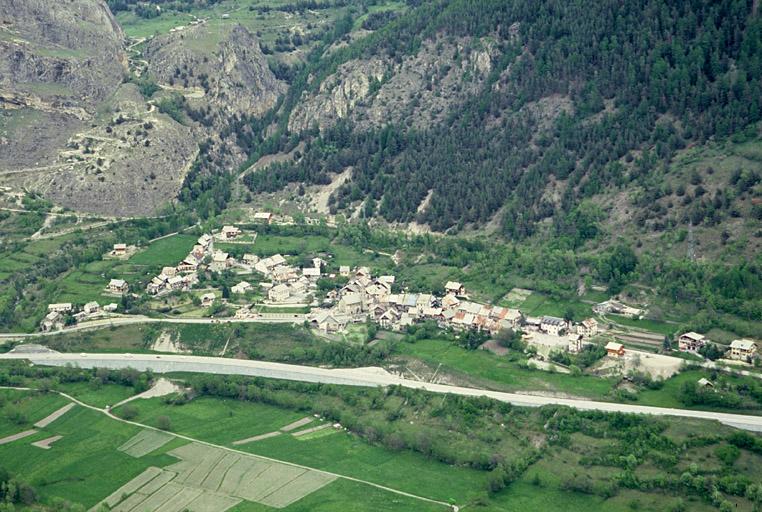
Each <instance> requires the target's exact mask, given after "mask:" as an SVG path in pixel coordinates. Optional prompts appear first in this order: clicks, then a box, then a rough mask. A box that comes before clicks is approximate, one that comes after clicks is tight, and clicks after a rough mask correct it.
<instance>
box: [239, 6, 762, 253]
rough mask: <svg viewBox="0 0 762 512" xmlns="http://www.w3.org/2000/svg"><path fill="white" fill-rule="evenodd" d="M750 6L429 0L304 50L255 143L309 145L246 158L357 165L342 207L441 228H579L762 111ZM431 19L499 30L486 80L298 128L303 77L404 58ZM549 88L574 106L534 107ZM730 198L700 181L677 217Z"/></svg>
mask: <svg viewBox="0 0 762 512" xmlns="http://www.w3.org/2000/svg"><path fill="white" fill-rule="evenodd" d="M752 8H753V2H752V0H747V1H736V0H723V1H718V2H703V1H692V2H663V1H657V0H630V1H626V2H614V1H613V0H612V1H607V2H593V1H590V0H575V1H571V2H567V1H560V0H545V1H542V2H530V1H528V0H527V1H516V2H490V1H480V2H466V1H455V2H436V1H433V2H422V3H420V5H417V6H414V8H413V9H412V10H411V11H410V13H408V14H407V15H406V16H402V17H398V18H395V17H394V16H389V17H388V20H387V23H386V24H385V25H383V26H382V27H381V28H379V29H378V30H376V31H375V32H374V33H373V34H372V35H371V36H368V37H367V38H365V39H363V40H360V41H359V42H357V43H355V44H354V45H351V46H349V47H346V48H343V49H342V50H341V51H336V52H333V53H331V54H330V55H329V56H327V57H325V56H324V57H323V58H319V59H318V58H315V59H311V60H310V61H308V64H307V65H306V66H305V68H304V69H303V70H302V72H301V73H300V74H299V75H298V76H297V77H296V78H294V80H293V82H292V83H291V88H290V90H289V92H288V94H287V97H286V98H285V100H284V102H283V104H282V105H281V106H280V110H279V111H278V113H277V115H278V118H279V119H280V127H281V129H280V130H279V131H278V132H277V133H275V134H274V135H273V136H272V137H270V138H269V139H266V138H264V137H263V138H261V139H260V141H261V142H260V143H259V144H256V143H255V144H254V147H253V148H252V151H253V152H254V153H256V154H257V155H260V154H262V152H263V151H264V152H275V151H288V150H290V149H291V148H292V147H294V146H295V144H296V142H298V140H300V139H301V140H304V141H305V142H306V147H305V150H304V151H303V152H302V158H301V159H300V160H298V161H297V162H295V163H281V164H276V165H273V166H271V167H270V168H269V170H268V172H262V173H252V174H249V175H247V177H246V184H247V185H248V187H249V188H250V190H251V191H253V192H272V191H275V190H278V189H280V188H283V187H284V186H285V185H287V184H288V183H295V182H303V183H308V184H309V183H314V184H326V183H328V182H329V180H330V178H331V176H332V175H333V174H335V173H337V172H339V171H342V170H343V169H345V168H347V167H350V166H351V167H352V168H353V169H354V171H353V175H352V180H351V181H350V182H348V183H346V184H345V185H344V186H342V187H340V188H339V189H338V190H337V191H336V192H335V193H334V194H333V195H332V196H331V204H330V206H331V209H332V211H334V212H336V211H341V210H343V209H346V208H348V207H349V206H350V205H356V204H357V203H358V202H361V201H362V202H363V208H364V209H365V213H366V215H379V216H381V217H383V218H385V219H386V220H388V221H399V222H410V221H413V220H418V221H420V222H425V223H428V224H429V225H430V226H431V227H432V228H434V229H435V230H439V231H445V230H457V229H459V228H462V227H463V226H464V225H467V224H471V223H474V224H483V223H485V222H486V221H488V220H490V219H491V218H492V217H493V216H494V215H495V214H496V213H497V212H501V225H502V231H503V233H504V234H505V235H507V236H509V237H511V238H514V239H523V238H525V237H528V236H531V235H532V234H533V233H534V232H535V231H536V229H537V225H538V222H541V221H543V220H544V219H547V218H551V217H552V218H553V219H554V220H555V219H563V220H562V221H561V222H556V223H555V228H556V229H557V230H560V231H563V230H567V229H569V227H570V226H569V222H570V219H571V222H572V223H573V222H574V220H573V219H574V217H575V215H574V212H575V210H576V209H577V208H579V207H580V205H582V204H583V203H584V201H585V199H586V198H590V197H592V196H595V195H596V194H598V193H600V192H602V191H603V190H606V189H623V188H626V187H632V186H633V184H649V183H651V182H652V181H653V179H654V177H655V176H656V177H658V175H659V173H661V172H663V169H664V166H665V164H666V163H668V162H669V161H670V159H671V158H672V156H673V155H674V154H675V152H676V151H678V150H680V149H682V148H685V147H687V146H691V145H695V144H702V143H704V142H705V141H707V140H710V139H714V138H723V137H728V136H731V135H733V134H736V133H738V132H741V131H743V130H744V129H745V128H747V127H748V126H750V125H752V124H753V123H756V122H757V121H759V120H760V118H761V116H762V104H761V103H760V92H762V81H761V79H762V60H760V59H761V56H762V22H761V21H760V19H759V17H758V16H756V15H754V14H752ZM375 22H376V23H377V22H378V21H375ZM435 34H446V36H447V37H452V38H455V37H470V38H480V37H487V36H489V37H494V38H495V39H496V42H497V44H498V46H499V50H500V51H499V57H496V58H494V59H493V66H494V67H493V70H492V72H491V74H490V76H489V78H488V79H487V81H486V83H485V84H484V86H483V87H482V90H481V92H480V93H479V94H477V95H476V96H474V97H472V98H470V99H469V100H467V101H466V102H465V103H464V104H462V105H460V106H458V107H457V108H455V109H454V110H453V111H452V112H451V113H450V114H449V116H448V117H447V119H446V120H445V122H443V123H441V124H438V125H434V126H431V127H429V128H428V129H416V128H412V127H409V126H408V124H409V123H399V124H389V125H386V126H378V127H375V128H372V129H369V130H360V129H359V128H358V127H357V126H354V125H353V124H352V123H351V121H344V122H340V123H338V124H337V125H336V126H334V127H332V128H330V129H325V130H323V131H322V132H319V131H317V130H307V131H306V132H304V133H302V134H290V133H288V131H287V129H286V128H285V121H286V120H287V118H288V116H289V114H290V112H291V110H292V108H293V106H294V104H295V103H296V102H297V100H298V98H299V97H300V96H301V94H302V92H303V91H305V90H315V89H316V88H318V87H319V86H320V83H321V81H322V80H324V79H325V77H327V76H328V75H330V73H332V72H333V71H334V70H335V69H336V68H337V67H338V66H339V65H340V64H341V63H343V62H346V61H348V60H350V59H355V58H360V59H363V58H366V59H367V58H370V57H373V56H387V57H388V58H390V59H397V60H399V59H402V58H404V57H405V56H407V55H411V54H414V53H415V52H416V51H417V50H418V48H420V45H421V41H422V39H425V38H429V37H433V36H434V35H435ZM459 58H461V57H460V56H458V55H454V56H453V61H454V62H456V63H457V61H458V59H459ZM308 77H311V78H310V79H309V80H308ZM553 95H561V96H564V97H568V98H570V99H571V101H572V102H573V106H574V108H573V111H572V112H569V113H566V112H564V113H562V114H561V115H559V116H558V118H557V119H556V120H555V121H554V123H553V125H552V126H551V127H550V128H549V129H542V128H541V127H540V126H538V120H537V119H536V117H535V116H532V115H530V114H529V113H528V109H527V108H526V107H527V106H530V105H532V104H533V103H536V102H537V101H538V100H540V99H542V98H546V97H549V96H553ZM749 179H750V180H752V181H755V180H756V181H755V182H758V180H759V177H758V176H757V177H756V178H755V177H753V176H752V177H750V178H749ZM549 183H560V184H562V185H563V186H562V187H561V189H560V190H561V191H562V193H561V195H560V197H559V198H558V199H557V200H549V199H548V197H547V194H546V190H547V187H548V184H549ZM429 191H431V192H432V196H431V200H430V202H429V203H428V207H427V208H425V209H423V210H422V211H418V210H419V206H420V205H421V203H422V201H423V200H424V198H426V196H427V194H428V193H429ZM365 198H368V199H367V200H366V199H365ZM651 199H652V198H651ZM723 200H724V198H723V196H722V193H720V192H718V193H716V194H714V195H711V194H706V195H703V196H702V197H696V198H695V203H696V206H695V208H694V209H693V210H692V211H691V212H689V213H686V214H685V215H684V216H683V218H678V219H673V220H672V222H676V223H679V224H682V225H686V224H688V223H689V222H693V223H694V224H697V223H701V222H708V223H709V222H718V220H719V219H720V218H722V216H727V215H729V211H728V209H727V208H725V209H723V204H724V203H723ZM757 213H759V212H756V210H755V214H757ZM660 227H661V229H664V226H663V225H661V226H660ZM571 228H572V229H574V226H571Z"/></svg>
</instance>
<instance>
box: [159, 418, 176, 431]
mask: <svg viewBox="0 0 762 512" xmlns="http://www.w3.org/2000/svg"><path fill="white" fill-rule="evenodd" d="M156 426H157V427H159V428H160V429H162V430H172V420H171V419H169V416H159V417H158V418H156Z"/></svg>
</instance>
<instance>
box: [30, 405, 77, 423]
mask: <svg viewBox="0 0 762 512" xmlns="http://www.w3.org/2000/svg"><path fill="white" fill-rule="evenodd" d="M73 407H74V404H66V405H64V406H63V407H61V408H60V409H58V410H57V411H56V412H54V413H53V414H51V415H50V416H48V417H46V418H43V419H41V420H40V421H38V422H37V423H35V424H34V426H35V427H37V428H45V427H47V426H48V425H50V424H51V423H53V422H54V421H56V420H57V419H58V418H60V417H61V416H63V415H64V414H66V413H67V412H69V410H70V409H71V408H73Z"/></svg>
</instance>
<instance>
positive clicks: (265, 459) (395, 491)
mask: <svg viewBox="0 0 762 512" xmlns="http://www.w3.org/2000/svg"><path fill="white" fill-rule="evenodd" d="M0 389H16V390H19V391H40V390H39V389H36V388H27V387H6V386H0ZM52 392H53V393H57V394H59V395H61V396H63V397H64V398H66V399H68V400H71V401H72V402H74V403H75V404H77V405H80V406H82V407H85V408H87V409H90V410H93V411H96V412H99V413H101V414H103V415H105V416H108V417H109V418H111V419H112V420H114V421H119V422H121V423H125V424H127V425H132V426H134V427H140V428H144V429H148V430H153V431H155V432H164V431H163V430H160V429H158V428H156V427H152V426H150V425H144V424H143V423H138V422H137V421H130V420H125V419H122V418H120V417H118V416H115V415H113V414H111V413H110V412H109V411H107V410H104V409H100V408H98V407H96V406H94V405H90V404H88V403H85V402H82V401H81V400H78V399H77V398H74V397H73V396H71V395H69V394H67V393H64V392H63V391H52ZM169 434H170V435H172V436H174V437H176V438H178V439H184V440H186V441H190V442H192V443H198V444H200V445H204V446H207V447H209V448H219V449H220V450H225V451H228V452H232V453H238V454H241V455H247V456H249V457H254V458H256V459H259V460H261V461H263V462H270V463H277V464H283V465H286V466H291V467H294V468H301V469H304V470H305V471H307V470H310V471H315V472H317V473H321V474H324V475H330V476H333V477H336V478H341V479H344V480H347V481H350V482H356V483H359V484H363V485H368V486H370V487H374V488H376V489H380V490H382V491H387V492H390V493H392V494H397V495H399V496H405V497H408V498H411V499H415V500H419V501H425V502H427V503H433V504H435V505H441V506H443V507H445V508H448V509H450V510H452V511H453V512H458V510H459V508H458V506H456V505H452V504H450V503H447V502H444V501H440V500H435V499H432V498H427V497H425V496H419V495H417V494H413V493H410V492H407V491H402V490H400V489H395V488H393V487H387V486H385V485H381V484H377V483H375V482H369V481H368V480H363V479H361V478H356V477H353V476H348V475H342V474H339V473H333V472H331V471H325V470H322V469H316V468H311V467H309V466H304V465H301V464H297V463H294V462H289V461H285V460H278V459H274V458H272V457H267V456H265V455H255V454H252V453H248V452H244V451H241V450H237V449H235V448H229V447H227V446H222V445H216V444H214V443H210V442H208V441H202V440H200V439H196V438H193V437H190V436H187V435H185V434H178V433H174V432H170V433H169ZM150 469H151V468H148V469H147V470H146V471H148V470H150ZM153 469H154V470H155V471H156V473H155V474H154V475H153V476H151V478H149V479H147V480H146V481H145V482H143V484H141V485H145V484H146V483H148V481H149V480H151V479H152V478H154V477H156V476H157V475H158V474H159V473H160V472H161V469H159V468H153ZM144 473H145V472H144ZM131 483H132V482H128V483H127V484H125V485H124V486H122V487H121V488H120V489H119V490H118V491H117V493H119V492H120V491H121V490H122V489H123V488H124V487H126V486H127V485H128V484H131ZM117 493H114V494H112V495H111V496H115V495H116V496H117V497H121V494H117ZM111 496H110V497H111ZM107 499H108V498H107ZM99 505H100V504H99ZM97 507H98V505H96V507H94V508H93V509H91V510H98V508H97ZM186 508H187V507H186ZM162 512H165V511H162Z"/></svg>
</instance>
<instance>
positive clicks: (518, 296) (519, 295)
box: [505, 288, 532, 304]
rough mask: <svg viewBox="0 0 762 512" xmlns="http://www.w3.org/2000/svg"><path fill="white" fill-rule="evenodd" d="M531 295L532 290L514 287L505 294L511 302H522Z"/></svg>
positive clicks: (506, 298)
mask: <svg viewBox="0 0 762 512" xmlns="http://www.w3.org/2000/svg"><path fill="white" fill-rule="evenodd" d="M530 295H532V290H527V289H524V288H513V289H512V290H511V291H509V292H508V293H507V294H506V295H505V300H506V301H508V302H509V303H511V304H521V303H522V302H524V301H525V300H527V298H528V297H529V296H530Z"/></svg>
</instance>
